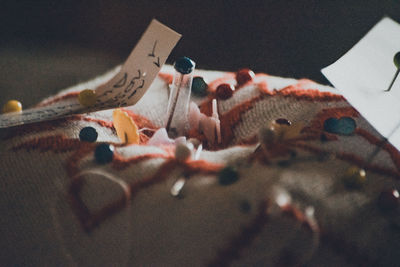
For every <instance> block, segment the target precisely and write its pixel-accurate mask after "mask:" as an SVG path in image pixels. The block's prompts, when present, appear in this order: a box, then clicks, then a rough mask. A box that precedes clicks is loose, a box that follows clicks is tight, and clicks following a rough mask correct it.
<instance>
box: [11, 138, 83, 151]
mask: <svg viewBox="0 0 400 267" xmlns="http://www.w3.org/2000/svg"><path fill="white" fill-rule="evenodd" d="M83 144H84V143H83V142H81V141H79V140H78V139H69V138H67V137H65V136H63V135H53V136H46V137H35V138H33V139H31V140H29V141H26V142H24V143H22V144H19V145H16V146H14V147H13V148H12V149H13V150H14V151H16V150H20V149H26V150H27V151H30V150H33V149H39V150H40V151H41V152H46V151H49V150H51V151H53V152H56V153H57V152H68V151H72V150H76V149H79V148H80V147H81V146H82V145H83Z"/></svg>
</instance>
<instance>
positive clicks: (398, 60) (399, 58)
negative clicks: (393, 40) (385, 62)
mask: <svg viewBox="0 0 400 267" xmlns="http://www.w3.org/2000/svg"><path fill="white" fill-rule="evenodd" d="M393 63H394V65H395V66H396V68H397V70H396V73H395V74H394V77H393V80H392V82H391V83H390V85H389V88H388V89H386V90H385V92H389V91H390V90H391V89H392V86H393V84H394V82H395V81H396V79H397V76H398V75H399V73H400V51H399V52H397V53H396V55H394V58H393Z"/></svg>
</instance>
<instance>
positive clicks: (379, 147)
mask: <svg viewBox="0 0 400 267" xmlns="http://www.w3.org/2000/svg"><path fill="white" fill-rule="evenodd" d="M399 128H400V123H399V124H397V125H396V126H395V127H394V129H393V130H392V131H391V132H390V133H389V134H388V135H387V137H384V138H382V140H381V141H380V142H379V144H378V145H377V147H376V148H375V150H374V151H372V152H371V154H370V155H369V156H368V158H367V160H366V162H365V164H364V165H363V167H362V168H359V169H358V172H357V176H358V177H360V179H361V180H362V181H363V182H365V177H366V172H365V166H366V165H368V164H369V163H371V162H372V161H373V159H374V158H375V157H376V156H377V155H378V153H379V152H380V151H381V150H382V148H383V146H384V145H385V144H386V143H387V142H389V138H390V137H391V136H392V135H393V134H394V133H395V132H396V131H397V130H398V129H399ZM354 168H355V166H352V167H350V168H349V169H348V170H347V171H346V174H345V177H344V179H345V180H346V179H347V177H348V176H349V175H348V174H349V173H350V172H351V170H353V172H354V170H355V169H354ZM354 173H356V172H354Z"/></svg>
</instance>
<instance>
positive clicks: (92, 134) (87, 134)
mask: <svg viewBox="0 0 400 267" xmlns="http://www.w3.org/2000/svg"><path fill="white" fill-rule="evenodd" d="M97 136H98V134H97V131H96V129H95V128H93V127H90V126H88V127H85V128H82V130H81V131H80V132H79V139H80V140H81V141H86V142H95V141H96V140H97Z"/></svg>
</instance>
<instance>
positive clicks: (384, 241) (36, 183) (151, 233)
mask: <svg viewBox="0 0 400 267" xmlns="http://www.w3.org/2000/svg"><path fill="white" fill-rule="evenodd" d="M115 71H117V70H113V71H112V72H110V73H108V74H106V75H104V76H102V77H99V78H97V79H95V80H93V81H90V82H88V83H85V84H81V85H77V86H76V87H73V88H69V89H67V90H65V91H63V92H60V94H59V95H58V96H60V95H65V94H66V93H68V92H75V91H79V90H82V89H85V88H95V87H96V86H98V85H99V84H101V83H103V82H104V81H106V80H107V79H109V78H110V77H111V76H112V75H113V73H115ZM163 72H164V73H165V72H166V73H168V72H170V73H171V72H172V68H171V67H170V66H168V67H166V68H165V69H164V70H163ZM196 74H197V75H201V76H203V77H204V78H205V79H206V81H207V82H209V83H211V82H213V81H215V80H217V79H219V78H221V77H224V76H225V75H226V74H225V73H223V72H213V71H196ZM224 81H227V80H226V79H225V80H224ZM228 81H229V78H228ZM167 86H168V85H167V83H166V82H165V81H164V80H163V79H161V78H157V79H156V81H155V82H154V83H153V85H152V86H151V88H150V89H149V91H148V92H147V93H146V94H145V96H144V97H143V99H142V100H141V101H140V102H139V103H138V104H137V105H135V106H133V107H129V108H128V109H129V110H131V111H133V112H134V113H135V114H138V115H141V116H143V117H145V118H147V119H149V120H150V121H151V123H152V124H153V125H154V126H155V127H162V126H163V124H164V120H165V110H166V105H167V100H168V93H167V92H168V89H167ZM290 86H292V89H293V88H294V89H296V90H297V93H294V91H296V90H294V91H293V90H292V91H290V90H288V88H290ZM282 88H285V89H283V90H282V91H279V90H280V89H282ZM267 89H268V92H269V93H268V94H267V93H265V92H266V91H265V90H267ZM307 90H310V91H307ZM316 90H318V91H319V92H320V95H324V93H331V94H336V95H339V92H337V91H336V90H335V89H333V88H330V87H327V86H322V85H319V84H316V83H314V82H312V81H308V80H295V79H286V78H280V77H274V76H265V75H257V76H256V77H255V79H254V82H252V83H250V84H247V85H245V86H243V88H241V89H240V90H238V91H237V92H236V93H235V94H234V95H233V97H232V98H230V99H228V100H226V101H219V112H220V116H223V115H224V114H228V113H229V112H232V110H235V108H237V107H238V106H240V105H242V104H243V103H245V102H246V101H249V103H251V104H250V107H249V108H248V109H246V110H244V111H243V112H241V113H240V120H238V123H237V124H235V125H232V127H231V128H232V129H233V130H232V133H233V136H232V138H231V141H230V142H229V145H228V147H227V148H225V149H219V150H217V151H207V150H205V151H203V152H202V153H201V154H200V160H202V161H203V162H206V164H208V163H209V164H210V166H211V165H212V166H219V165H220V166H222V167H223V166H226V165H229V166H234V167H235V168H236V169H237V170H238V173H239V179H238V181H237V182H235V183H233V184H231V185H221V184H220V183H219V182H218V174H216V173H212V172H210V173H208V174H206V173H205V172H202V171H200V172H198V173H194V174H192V175H191V176H190V178H189V179H187V181H186V183H185V185H184V187H183V190H182V197H180V198H177V197H173V196H171V193H170V190H171V187H172V186H173V184H174V183H175V182H176V181H177V180H178V179H179V178H182V177H184V173H183V171H182V168H179V167H174V168H169V169H167V171H166V172H167V173H163V177H165V179H162V180H160V181H158V182H154V184H151V185H149V186H147V185H143V184H144V183H141V182H143V181H144V179H147V178H148V177H152V175H154V173H156V172H157V171H158V170H159V168H160V167H161V166H163V164H164V163H165V162H166V161H168V160H169V159H170V158H171V157H172V158H173V149H174V147H157V146H146V145H130V146H121V147H117V148H116V152H115V153H116V154H118V159H114V161H113V162H112V163H109V164H104V165H99V164H97V163H96V162H95V160H94V153H93V150H94V145H93V146H89V148H87V153H81V154H79V153H78V152H77V151H80V150H84V148H82V144H81V143H82V142H80V141H79V137H78V136H79V131H80V129H81V128H83V127H86V126H92V127H94V128H96V130H97V132H98V134H99V137H98V140H97V142H112V143H118V142H119V140H118V138H117V136H116V134H115V131H114V130H113V129H112V127H111V124H103V125H101V124H100V123H99V122H98V121H99V120H101V121H103V122H106V123H107V122H110V123H111V122H112V110H107V111H101V112H96V113H91V114H85V115H83V116H82V117H81V118H80V119H73V120H66V121H63V120H61V121H56V122H50V123H48V122H46V123H41V124H36V126H29V127H30V129H31V130H32V131H29V127H28V128H27V127H26V126H24V127H21V128H14V129H9V130H7V131H4V132H3V137H4V138H3V139H2V140H1V141H0V148H1V152H0V153H1V154H0V170H1V175H0V188H1V195H0V201H1V202H0V203H1V205H0V214H1V216H0V237H1V239H0V240H1V241H0V247H1V248H2V249H1V252H0V263H1V265H4V266H11V265H18V266H43V265H44V266H204V265H215V266H224V265H225V266H226V265H230V266H275V265H277V266H285V264H286V265H298V264H306V265H307V266H357V265H360V264H366V265H371V266H377V265H379V266H396V265H398V260H399V256H398V249H399V248H400V231H399V228H398V226H396V225H398V224H397V223H398V219H399V218H398V213H395V214H391V215H390V216H388V215H385V214H382V213H381V212H380V211H379V209H378V208H377V205H376V200H377V197H378V195H379V193H380V192H381V191H382V190H385V189H387V188H392V187H396V186H398V178H399V177H395V176H396V174H397V175H398V173H399V172H398V168H400V166H399V165H397V166H396V161H395V159H396V158H398V157H399V155H398V152H397V151H395V152H393V153H392V154H390V153H389V152H388V151H387V150H385V149H382V150H381V151H380V152H379V153H378V155H377V157H376V158H375V159H374V161H373V163H372V165H374V166H375V167H376V166H378V167H379V168H380V169H383V170H384V171H380V169H379V168H375V169H374V170H369V169H367V180H366V182H365V184H364V185H363V187H362V188H361V189H356V190H349V189H347V188H346V187H345V186H343V184H342V182H341V181H342V180H341V179H342V177H343V175H344V174H345V172H346V170H347V169H348V168H349V167H351V166H352V165H354V164H355V163H357V162H354V159H361V160H364V161H365V160H366V159H367V157H368V155H369V154H370V153H372V152H373V151H374V149H375V148H376V145H375V144H373V143H372V142H371V140H367V138H365V136H362V135H360V134H353V135H350V136H344V135H335V134H331V135H330V136H331V137H332V136H335V137H336V138H337V140H332V141H321V140H320V138H319V137H318V138H314V139H311V140H309V141H304V142H303V144H306V145H309V146H312V147H315V148H317V149H319V150H321V151H328V152H330V154H329V155H330V156H328V157H323V155H325V156H326V155H327V153H325V154H322V153H316V152H315V151H314V152H310V151H307V150H305V149H301V148H299V147H293V148H292V149H293V150H294V151H296V152H297V155H296V157H295V158H294V159H293V160H290V161H289V162H286V163H287V164H282V162H279V160H281V159H282V157H279V160H278V159H277V160H275V159H272V160H271V162H270V163H268V164H267V163H265V162H263V161H260V160H257V159H255V160H253V161H249V158H251V157H252V155H254V150H255V149H256V146H257V145H256V143H254V142H253V145H246V144H245V143H247V141H248V140H250V139H251V138H254V136H256V135H257V133H258V131H259V129H260V128H261V127H263V126H265V125H267V124H269V123H270V122H271V121H273V120H276V119H278V118H286V119H288V120H290V121H291V122H292V123H293V124H300V123H301V124H303V125H304V126H305V127H307V126H308V127H311V129H312V127H313V125H315V121H316V118H318V116H319V117H321V116H322V117H323V114H324V113H325V112H328V113H329V111H328V110H333V109H345V110H349V111H351V107H349V105H348V103H347V102H346V101H345V100H343V99H340V97H336V98H334V97H331V98H329V99H328V98H327V99H325V100H324V99H323V97H322V96H321V97H320V98H318V97H317V98H318V100H317V98H315V99H313V98H312V97H311V96H314V97H315V96H316V95H317V96H318V91H316ZM277 92H281V93H277ZM285 92H287V94H286V93H285ZM307 92H309V93H307ZM263 94H264V97H262V98H260V99H259V100H257V101H254V102H251V99H253V98H256V97H257V96H260V95H263ZM302 95H303V97H301V96H302ZM55 97H57V96H54V97H52V98H50V99H47V100H46V101H49V100H52V99H54V98H55ZM310 97H311V98H310ZM332 99H336V100H332ZM194 101H196V103H198V104H199V103H202V101H204V99H194ZM328 113H327V114H328ZM353 113H354V112H353ZM353 113H352V114H353ZM321 114H322V115H321ZM354 114H356V113H354ZM350 117H353V118H354V120H355V121H356V123H357V127H358V128H360V129H364V130H365V131H367V132H368V133H370V135H371V136H372V137H375V139H377V140H379V138H381V137H380V136H379V135H378V134H377V133H376V131H374V130H373V129H372V128H371V126H370V125H369V124H368V122H366V121H365V120H364V119H363V118H362V117H360V116H359V115H354V116H350ZM313 123H314V124H313ZM104 125H106V126H104ZM107 125H108V126H107ZM16 129H17V130H16ZM27 129H28V130H27ZM318 131H320V133H321V134H324V131H323V130H321V129H319V130H318ZM310 132H312V130H311V131H310ZM10 134H11V135H14V136H11V137H10ZM52 136H53V137H54V136H63V137H62V141H60V140H59V139H57V138H55V137H54V138H52ZM318 136H319V135H318ZM223 138H224V137H223ZM35 144H36V145H35ZM81 152H82V151H81ZM266 153H268V152H266ZM149 154H152V155H154V154H155V155H158V156H152V157H149V159H148V160H142V161H137V162H133V163H132V162H131V163H128V165H127V166H124V167H123V168H122V167H121V165H123V164H124V159H132V158H138V157H139V156H143V155H149ZM76 155H78V156H76ZM343 155H352V157H351V159H350V158H346V157H345V156H343ZM283 158H284V159H287V158H288V157H287V155H283ZM117 161H118V162H117ZM118 163H119V164H120V165H118ZM397 164H398V162H397ZM71 166H72V167H76V168H77V169H76V172H73V171H71V168H72V167H71ZM377 169H379V170H378V171H376V170H377ZM390 173H392V174H393V173H394V174H393V175H390ZM153 178H154V177H153ZM76 179H78V180H80V181H83V182H82V183H83V185H82V187H81V191H80V198H81V199H82V201H84V202H85V205H86V206H87V207H88V208H89V210H90V213H93V214H95V213H96V211H98V210H100V209H102V208H104V207H105V206H107V205H109V204H110V203H112V202H113V201H115V200H118V199H121V197H122V199H125V200H126V203H122V204H121V205H122V208H120V209H118V210H117V211H116V212H115V213H113V214H111V215H107V216H106V218H103V219H101V220H99V221H97V224H96V225H95V226H93V227H89V228H90V229H86V230H85V227H84V222H82V220H81V219H79V210H78V211H77V209H76V207H74V204H73V203H74V202H73V200H71V198H72V199H73V196H72V195H71V192H70V190H71V188H72V187H71V185H72V184H73V183H74V180H76ZM132 184H136V185H141V186H142V187H140V186H138V187H135V188H139V187H140V189H138V190H137V191H133V192H130V191H129V190H130V189H127V188H130V187H129V186H130V185H132ZM288 203H289V204H290V205H286V204H288ZM364 260H365V261H366V262H364Z"/></svg>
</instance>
